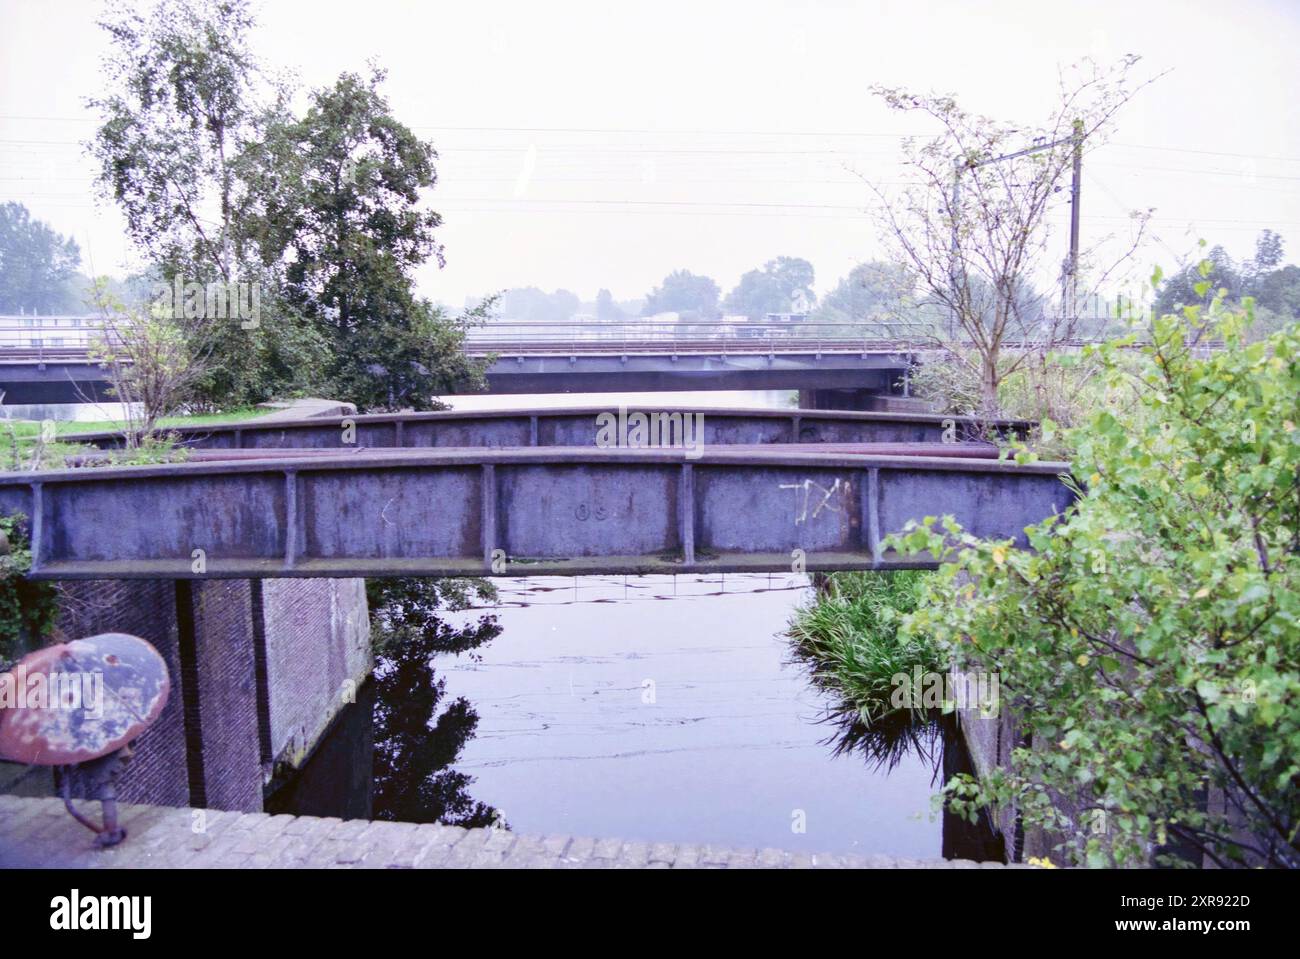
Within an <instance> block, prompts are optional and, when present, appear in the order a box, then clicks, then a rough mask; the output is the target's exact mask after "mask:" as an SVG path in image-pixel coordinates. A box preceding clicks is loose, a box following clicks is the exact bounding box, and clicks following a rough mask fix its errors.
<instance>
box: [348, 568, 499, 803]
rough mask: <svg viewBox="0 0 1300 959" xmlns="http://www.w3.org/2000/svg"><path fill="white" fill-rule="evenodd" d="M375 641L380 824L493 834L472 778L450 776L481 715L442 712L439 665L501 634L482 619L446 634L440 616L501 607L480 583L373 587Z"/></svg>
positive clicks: (451, 706)
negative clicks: (481, 829) (436, 825)
mask: <svg viewBox="0 0 1300 959" xmlns="http://www.w3.org/2000/svg"><path fill="white" fill-rule="evenodd" d="M366 593H367V599H368V600H369V603H370V615H371V636H372V641H373V643H374V645H375V674H374V684H375V707H374V737H375V738H374V742H375V747H374V750H375V751H374V776H375V778H374V813H373V815H374V818H375V819H393V820H399V821H401V822H440V823H444V824H447V825H454V826H466V827H468V826H490V825H493V824H494V823H496V824H497V825H499V826H505V825H506V824H505V823H504V822H501V821H499V820H500V816H499V814H498V813H497V811H496V810H495V809H493V808H492V807H491V806H489V805H487V804H485V803H482V802H478V801H476V800H474V799H473V798H472V797H471V796H470V795H469V791H468V790H469V787H470V785H471V784H472V783H473V777H471V776H467V775H465V774H464V773H461V772H457V771H456V770H454V769H452V768H451V767H452V764H453V763H455V762H456V759H457V758H458V757H459V755H460V753H461V750H462V749H464V748H465V744H466V743H467V742H468V741H469V740H470V739H472V738H473V737H474V732H475V729H476V728H477V727H478V713H477V712H475V710H474V707H473V705H472V704H471V703H470V702H469V701H468V700H466V699H465V698H464V697H457V698H456V699H453V700H451V701H450V702H444V699H445V696H446V680H445V679H442V678H440V677H439V676H438V675H437V673H436V671H435V669H434V667H433V661H434V658H435V657H437V656H440V655H446V654H449V653H450V654H456V655H459V654H467V655H469V656H470V657H472V658H474V659H478V658H479V657H478V654H477V653H476V652H475V650H477V649H478V648H479V647H481V646H482V645H483V644H484V643H487V642H489V641H490V640H492V639H495V638H496V637H497V636H498V635H499V634H500V632H501V626H500V625H499V624H498V622H497V618H496V616H495V615H492V614H484V615H482V616H480V617H479V618H478V620H477V621H475V622H472V623H470V624H469V625H466V626H463V627H460V628H456V627H453V626H451V625H449V624H448V623H447V622H446V620H445V619H444V618H443V616H442V615H440V614H443V613H446V612H448V611H456V610H462V609H465V608H466V607H467V606H469V605H472V604H479V603H481V602H483V601H491V600H493V599H495V596H496V592H495V588H494V587H493V586H492V585H491V584H490V583H488V582H486V581H484V580H460V579H401V580H370V581H368V582H367V584H366Z"/></svg>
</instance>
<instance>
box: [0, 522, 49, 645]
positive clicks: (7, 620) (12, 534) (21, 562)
mask: <svg viewBox="0 0 1300 959" xmlns="http://www.w3.org/2000/svg"><path fill="white" fill-rule="evenodd" d="M25 521H26V517H25V516H23V515H21V514H14V515H13V516H0V665H3V663H5V662H6V661H8V660H11V659H15V658H17V657H18V656H20V655H21V654H22V653H23V652H24V651H25V647H28V646H34V645H35V644H36V643H37V642H38V641H39V640H40V639H41V638H42V637H43V636H45V635H46V634H48V633H49V632H50V630H52V629H53V628H54V620H55V617H57V616H58V602H57V599H56V596H57V593H56V592H55V587H54V584H53V583H46V582H31V581H29V580H26V579H24V578H23V577H24V576H25V575H26V574H27V571H28V570H29V569H31V568H32V553H31V548H30V545H29V543H28V541H27V535H26V534H25V533H24V532H23V529H22V524H23V523H24V522H25Z"/></svg>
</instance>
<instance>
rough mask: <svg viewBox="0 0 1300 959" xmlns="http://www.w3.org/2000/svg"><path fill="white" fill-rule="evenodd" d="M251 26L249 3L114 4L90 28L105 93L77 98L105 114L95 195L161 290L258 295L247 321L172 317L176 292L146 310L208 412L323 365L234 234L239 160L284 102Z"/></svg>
mask: <svg viewBox="0 0 1300 959" xmlns="http://www.w3.org/2000/svg"><path fill="white" fill-rule="evenodd" d="M254 25H255V24H254V18H253V15H252V12H251V7H250V3H249V2H248V0H158V2H157V3H155V4H154V5H153V6H152V7H151V8H137V6H136V5H135V4H133V3H130V2H125V0H115V2H113V3H111V4H110V6H109V11H108V13H107V15H106V16H105V17H104V19H103V20H101V21H100V26H101V27H102V28H103V29H104V30H105V31H106V32H107V33H108V35H109V39H110V42H111V46H110V53H109V55H108V56H107V57H106V58H105V60H104V64H103V86H104V92H103V93H102V94H100V95H99V96H97V97H93V98H91V99H89V100H88V105H89V106H90V107H92V108H93V109H95V110H97V111H98V112H99V114H100V116H101V118H102V120H101V123H100V126H99V129H98V130H97V131H96V134H95V137H94V139H93V140H92V141H91V143H90V150H91V153H92V155H93V156H94V157H95V159H96V160H97V161H98V163H99V177H98V181H99V186H100V188H101V190H102V191H103V193H104V194H105V195H106V196H107V197H108V198H109V199H111V200H112V201H114V202H115V203H116V204H117V205H118V207H119V208H120V209H121V210H122V213H123V214H124V216H125V218H126V226H127V233H128V235H129V236H130V237H131V239H132V241H133V243H134V244H135V246H136V248H137V249H138V250H139V251H140V252H141V253H142V254H143V255H144V257H145V258H146V259H147V260H148V262H149V264H150V266H151V268H152V269H153V271H154V272H155V273H156V274H157V276H158V278H159V280H160V281H161V285H160V289H183V288H184V284H186V283H196V284H200V285H201V286H203V287H204V288H207V287H208V286H209V285H210V284H214V283H221V284H231V283H238V284H244V289H245V290H246V291H247V294H248V299H249V300H250V301H251V299H252V290H253V289H254V288H255V289H256V290H257V292H258V294H259V297H258V299H259V309H258V316H257V317H256V318H255V321H254V322H242V321H241V319H243V320H246V319H247V318H235V317H232V315H231V314H230V313H229V312H227V313H226V314H225V315H221V316H214V315H210V314H209V312H208V311H207V310H204V311H201V312H200V313H199V315H197V316H189V315H188V314H182V311H181V309H180V304H179V303H178V300H179V297H175V296H170V297H160V300H161V302H160V303H158V304H156V305H157V306H158V307H159V308H160V312H161V313H162V314H168V313H169V314H170V319H171V320H172V321H173V322H175V323H177V324H178V325H179V326H180V327H181V328H182V330H183V332H184V335H185V338H186V341H187V343H188V349H189V351H190V353H191V355H192V357H193V358H194V359H195V361H196V363H197V364H198V365H199V366H201V367H202V369H203V373H202V375H201V376H199V377H196V378H195V380H194V382H193V384H192V390H191V395H190V396H189V398H188V399H189V400H190V401H191V402H197V403H199V404H200V405H206V406H220V405H224V404H239V403H246V402H253V401H257V400H262V399H266V398H268V396H270V395H271V394H273V393H276V392H288V391H292V390H293V389H295V388H298V387H301V386H303V385H306V384H309V383H312V382H313V381H314V375H313V374H314V373H315V371H317V370H318V369H320V366H321V363H320V355H321V349H322V343H321V342H320V340H319V337H316V336H315V335H314V333H313V331H312V330H311V329H310V328H309V327H306V326H304V325H303V324H302V323H300V322H299V320H298V318H297V317H295V316H293V315H291V314H288V313H287V312H286V311H285V310H284V308H283V306H284V304H283V301H282V300H281V299H280V298H279V297H278V296H277V295H276V292H277V290H276V287H275V283H274V278H273V277H270V276H268V275H267V273H266V271H265V270H264V269H263V265H262V257H261V256H260V255H259V251H258V250H257V247H256V244H255V243H254V242H253V241H254V238H253V237H252V236H251V235H250V234H249V232H248V231H247V230H246V229H245V228H244V227H245V225H246V224H247V223H248V222H249V215H250V204H251V197H250V195H249V189H248V183H247V176H246V174H247V172H248V155H249V152H250V150H252V149H253V148H254V147H258V146H259V145H260V144H261V142H262V141H263V139H264V138H265V136H266V132H267V128H268V125H269V124H270V123H271V122H272V121H273V119H274V118H276V117H283V116H284V114H285V110H286V107H285V104H286V102H287V98H288V90H287V88H286V87H285V86H284V84H282V83H280V82H279V81H277V80H275V79H273V78H269V77H268V75H267V73H266V72H265V71H264V70H262V69H261V67H260V66H259V64H258V62H257V60H256V59H255V57H254V56H253V53H252V50H251V36H252V31H253V28H254ZM176 281H179V282H180V284H181V286H180V287H176V286H175V285H174V284H175V283H176ZM158 319H159V321H160V322H162V321H164V320H166V319H168V317H167V316H163V315H160V316H158ZM232 319H234V320H235V322H231V321H232Z"/></svg>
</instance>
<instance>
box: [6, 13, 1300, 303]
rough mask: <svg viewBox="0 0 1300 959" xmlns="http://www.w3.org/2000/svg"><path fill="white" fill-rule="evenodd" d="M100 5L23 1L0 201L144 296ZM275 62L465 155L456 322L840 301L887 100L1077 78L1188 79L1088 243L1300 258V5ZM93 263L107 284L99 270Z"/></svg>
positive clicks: (711, 32) (399, 51)
mask: <svg viewBox="0 0 1300 959" xmlns="http://www.w3.org/2000/svg"><path fill="white" fill-rule="evenodd" d="M100 9H101V5H100V3H99V2H98V0H0V71H3V73H2V76H3V80H2V81H0V200H8V199H13V200H19V201H22V202H24V203H26V204H27V206H28V207H29V208H30V209H31V210H32V211H33V213H34V214H35V215H36V216H38V217H40V218H42V219H45V220H47V221H49V222H50V223H52V224H53V225H54V226H55V227H56V228H57V229H59V230H60V231H62V232H65V233H69V234H71V235H73V236H75V237H76V239H77V241H78V242H79V243H80V244H81V246H82V251H83V257H84V258H85V259H86V260H90V259H91V258H93V267H94V270H95V271H96V272H101V273H103V272H111V273H122V272H124V271H125V270H126V269H127V268H128V266H129V265H130V263H129V261H130V256H131V254H130V250H129V248H128V246H127V244H126V241H125V239H124V237H123V233H122V228H121V220H120V218H119V217H118V215H117V214H116V212H115V211H114V210H112V209H111V208H98V209H97V208H96V206H95V201H94V199H93V193H92V190H91V185H90V179H91V175H92V172H93V171H92V167H91V165H90V164H89V163H88V162H87V160H86V159H85V158H84V157H83V156H82V155H81V151H80V148H79V147H78V146H77V141H78V140H79V139H82V138H84V137H86V136H87V135H89V133H90V132H91V131H92V129H93V121H92V120H91V118H90V115H89V114H88V113H87V112H86V111H85V109H84V108H83V106H82V99H83V98H84V97H85V96H87V95H90V94H93V93H94V92H95V90H96V89H97V78H98V61H99V57H100V55H101V53H102V51H103V49H104V39H103V36H102V32H101V31H100V30H99V29H98V28H97V27H95V25H94V20H95V18H96V16H97V15H98V13H99V11H100ZM261 20H262V26H261V30H260V33H259V35H258V43H257V45H258V49H259V53H260V55H261V56H262V57H263V59H264V60H266V61H267V62H268V63H270V64H273V65H280V66H285V67H291V68H293V69H295V70H296V71H297V72H298V74H299V75H300V77H301V79H302V81H303V82H304V83H305V84H307V85H321V84H325V83H328V82H329V81H331V80H332V79H333V77H334V76H336V75H337V74H338V73H339V72H340V71H342V70H361V69H364V67H365V63H366V60H367V59H368V58H371V57H374V58H377V59H378V61H379V62H380V63H381V64H382V65H383V66H385V67H386V68H387V69H388V70H389V83H388V86H387V92H388V95H389V97H390V100H391V101H392V103H393V105H394V108H395V111H396V114H397V116H398V117H399V118H400V119H402V120H403V121H404V122H406V123H408V124H409V125H411V126H412V127H414V128H416V130H417V132H419V133H420V134H421V135H423V136H426V137H429V138H431V139H432V140H433V142H434V144H435V146H436V147H437V148H438V150H439V152H440V154H441V155H442V160H441V163H440V164H439V170H440V177H441V182H440V184H439V187H438V189H437V190H436V191H434V193H433V194H432V196H431V202H432V206H433V207H434V208H435V209H437V210H439V211H440V212H442V213H443V215H444V216H445V218H446V226H445V227H444V228H443V230H442V231H441V239H442V242H443V243H445V245H446V249H447V261H448V262H447V267H446V269H444V270H441V271H439V270H437V269H435V268H433V267H430V268H428V269H426V270H424V271H423V272H422V273H421V276H420V280H421V287H422V291H423V292H424V293H425V294H427V295H429V296H432V297H434V298H436V299H439V300H443V301H446V302H451V303H460V302H461V301H462V300H463V299H464V297H466V296H467V295H481V294H484V293H487V292H490V291H492V290H496V289H501V288H505V287H512V286H525V285H535V286H541V287H544V288H546V289H553V288H556V287H564V288H567V289H570V290H572V291H574V292H575V293H577V294H579V295H580V296H581V297H582V298H583V299H588V300H589V299H593V298H594V296H595V293H596V290H597V289H598V288H599V287H602V286H604V287H608V288H610V289H611V290H612V291H613V293H614V295H615V297H616V298H632V297H637V296H641V295H643V294H644V293H645V292H646V291H647V290H648V289H649V288H650V287H651V286H653V285H655V284H656V283H658V282H659V280H660V279H661V278H662V277H663V276H664V275H665V274H666V273H667V272H669V271H670V270H673V269H677V268H688V269H691V270H693V271H695V272H702V273H706V274H709V275H710V276H712V277H714V278H715V279H716V280H717V281H718V283H719V284H720V285H721V286H722V287H723V290H724V292H725V291H726V290H728V289H730V287H731V286H732V285H733V284H734V283H735V282H736V280H737V278H738V276H739V275H740V273H742V272H744V271H745V270H748V269H751V268H753V267H755V266H757V265H759V264H761V263H762V262H764V261H765V260H767V259H770V258H772V257H774V256H778V255H783V254H784V255H794V256H804V257H807V258H808V259H810V260H811V261H812V262H813V264H814V265H815V267H816V270H817V287H818V290H819V292H824V291H825V290H827V289H829V288H830V287H831V286H832V285H833V284H834V282H835V280H836V279H837V278H838V277H839V276H841V275H842V274H843V273H845V272H847V270H848V269H849V267H851V266H852V265H853V264H854V263H855V262H858V261H860V260H863V259H868V258H871V257H872V256H874V255H878V254H879V252H880V247H879V244H878V242H877V240H876V233H877V231H876V228H875V227H874V225H873V223H872V221H871V220H870V218H869V217H868V216H867V215H866V214H865V213H864V212H862V211H863V210H864V208H865V207H866V205H867V203H868V194H867V190H866V189H865V187H864V186H863V184H862V183H861V182H860V181H859V180H858V179H857V177H856V176H855V175H854V174H853V173H852V172H850V171H851V170H858V171H861V172H862V173H864V174H866V175H869V176H872V177H874V178H877V179H881V180H890V179H896V178H897V158H898V154H897V136H898V135H899V134H901V133H905V132H917V131H918V130H919V129H920V128H917V127H911V128H909V127H908V126H907V125H906V124H904V123H903V122H901V121H900V118H899V117H897V116H894V115H890V114H889V113H888V112H887V111H886V110H885V109H884V108H883V107H882V106H880V105H879V104H877V103H875V102H873V99H872V98H871V96H870V95H869V93H868V91H867V87H868V86H869V85H870V84H872V83H877V82H879V83H888V84H895V85H906V86H911V87H915V88H919V89H931V88H933V89H936V90H940V91H950V92H954V93H956V94H958V95H959V98H960V99H961V100H962V102H963V103H964V104H966V105H968V106H969V107H970V108H972V109H975V110H978V111H981V112H984V113H988V114H992V115H996V116H998V117H1003V118H1007V119H1013V120H1021V119H1023V120H1025V121H1030V122H1032V121H1037V120H1040V119H1042V118H1043V117H1044V115H1045V113H1046V112H1047V110H1048V108H1049V107H1050V98H1051V94H1052V89H1053V85H1054V83H1055V80H1056V73H1057V68H1058V66H1059V65H1065V64H1068V63H1070V62H1072V61H1075V60H1077V59H1078V58H1079V57H1081V56H1087V55H1091V56H1094V57H1095V58H1097V59H1098V60H1101V61H1110V60H1114V59H1116V58H1117V57H1119V56H1120V55H1121V54H1124V53H1138V54H1141V55H1143V57H1144V58H1145V62H1144V64H1143V66H1144V67H1145V69H1146V70H1148V71H1150V72H1158V71H1160V70H1163V69H1165V68H1169V67H1172V68H1173V72H1172V73H1171V74H1170V75H1169V76H1167V77H1165V78H1163V79H1162V80H1160V81H1159V82H1158V83H1157V84H1156V85H1155V86H1153V87H1151V88H1149V89H1147V90H1146V91H1144V92H1143V93H1142V94H1140V96H1139V97H1138V99H1137V100H1136V101H1135V102H1134V103H1133V104H1131V105H1130V106H1128V107H1127V108H1126V109H1125V111H1124V113H1123V114H1122V116H1121V118H1120V120H1119V125H1118V128H1117V131H1116V133H1115V135H1114V143H1112V144H1111V145H1108V146H1106V147H1104V148H1102V149H1100V150H1098V151H1096V152H1095V153H1093V154H1091V155H1090V156H1089V157H1088V160H1087V162H1086V165H1085V174H1086V175H1085V180H1084V199H1083V207H1082V209H1083V215H1084V222H1083V230H1084V234H1085V243H1086V242H1087V240H1088V239H1089V238H1090V237H1091V238H1095V237H1096V236H1098V235H1100V234H1104V233H1108V232H1111V231H1112V230H1115V229H1117V228H1122V227H1123V222H1122V219H1121V218H1122V215H1123V214H1124V213H1125V212H1126V211H1127V210H1128V209H1131V208H1134V207H1152V206H1153V207H1156V215H1157V219H1156V221H1155V224H1154V226H1155V231H1156V234H1157V237H1158V238H1157V239H1154V240H1153V241H1152V242H1151V243H1149V244H1148V245H1147V247H1146V248H1145V249H1144V250H1143V251H1142V253H1141V255H1140V257H1139V259H1138V263H1139V265H1140V271H1139V273H1140V275H1145V273H1146V272H1147V270H1148V268H1149V266H1150V264H1152V263H1154V262H1157V261H1159V262H1161V263H1163V264H1164V265H1165V266H1166V267H1168V266H1170V265H1172V264H1173V262H1174V261H1175V258H1176V256H1178V255H1185V254H1187V253H1188V252H1189V251H1190V250H1191V249H1192V248H1193V247H1194V243H1195V239H1196V238H1197V237H1200V236H1204V237H1206V238H1207V239H1208V240H1210V242H1212V243H1213V242H1222V243H1223V244H1224V245H1225V246H1227V247H1228V249H1229V251H1230V252H1232V253H1233V254H1234V255H1247V254H1249V253H1250V252H1251V250H1252V248H1253V242H1254V237H1255V235H1256V233H1257V232H1258V231H1259V230H1260V229H1262V228H1264V227H1272V228H1274V229H1277V230H1278V231H1279V232H1281V233H1282V234H1283V236H1284V237H1285V238H1286V239H1287V240H1288V241H1289V243H1290V248H1289V250H1288V254H1289V259H1292V260H1296V259H1300V124H1298V123H1297V121H1296V118H1295V103H1296V102H1297V100H1298V99H1300V71H1297V69H1296V65H1295V63H1296V53H1295V51H1296V50H1297V49H1300V3H1297V2H1295V0H1275V2H1268V0H1237V2H1234V3H1232V4H1223V3H1211V2H1194V0H1193V2H1188V0H1181V2H1140V3H1139V2H1134V0H1127V2H1090V3H1073V2H1062V0H1053V2H1042V0H1038V2H999V3H938V2H932V3H926V2H920V0H912V2H898V3H894V2H813V0H808V2H788V3H782V2H763V0H747V2H744V3H740V2H731V3H722V2H708V0H691V2H676V0H659V2H654V3H608V2H603V3H563V2H553V3H536V2H504V0H501V2H491V0H477V2H474V3H455V4H453V3H441V2H424V3H421V2H400V0H366V2H364V3H334V2H326V0H317V2H311V3H307V2H299V0H268V2H266V3H264V4H263V6H262V14H261ZM87 266H89V264H87Z"/></svg>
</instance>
